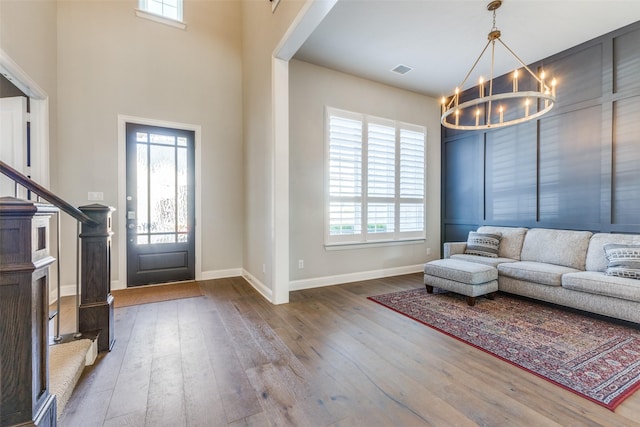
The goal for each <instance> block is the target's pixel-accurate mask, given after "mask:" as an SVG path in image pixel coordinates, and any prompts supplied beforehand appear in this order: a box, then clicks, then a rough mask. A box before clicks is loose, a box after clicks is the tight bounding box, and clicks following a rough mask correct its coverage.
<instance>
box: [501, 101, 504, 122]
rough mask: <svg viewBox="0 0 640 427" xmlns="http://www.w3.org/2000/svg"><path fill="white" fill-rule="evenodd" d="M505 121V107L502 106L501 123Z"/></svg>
mask: <svg viewBox="0 0 640 427" xmlns="http://www.w3.org/2000/svg"><path fill="white" fill-rule="evenodd" d="M502 122H504V107H503V106H502V105H501V106H500V123H502Z"/></svg>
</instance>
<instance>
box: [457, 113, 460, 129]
mask: <svg viewBox="0 0 640 427" xmlns="http://www.w3.org/2000/svg"><path fill="white" fill-rule="evenodd" d="M459 121H460V110H457V111H456V126H458V122H459Z"/></svg>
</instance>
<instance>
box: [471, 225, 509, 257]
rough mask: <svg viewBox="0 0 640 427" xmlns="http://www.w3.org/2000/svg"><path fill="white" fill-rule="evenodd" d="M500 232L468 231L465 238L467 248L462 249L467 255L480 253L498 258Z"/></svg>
mask: <svg viewBox="0 0 640 427" xmlns="http://www.w3.org/2000/svg"><path fill="white" fill-rule="evenodd" d="M501 238H502V234H500V233H495V234H493V233H478V232H475V231H470V232H469V237H468V238H467V248H466V249H465V250H464V253H465V254H468V255H480V256H486V257H489V258H498V249H499V248H500V239H501Z"/></svg>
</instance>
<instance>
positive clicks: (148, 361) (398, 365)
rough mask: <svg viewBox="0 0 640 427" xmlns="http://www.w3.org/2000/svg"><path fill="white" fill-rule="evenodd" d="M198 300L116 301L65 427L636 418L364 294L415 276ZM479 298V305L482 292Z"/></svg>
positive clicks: (633, 405) (636, 407)
mask: <svg viewBox="0 0 640 427" xmlns="http://www.w3.org/2000/svg"><path fill="white" fill-rule="evenodd" d="M200 283H201V287H202V290H203V294H204V296H203V297H198V298H189V299H181V300H175V301H166V302H160V303H153V304H146V305H139V306H131V307H124V308H119V309H116V310H115V334H116V343H115V346H114V348H113V350H112V351H111V353H106V354H102V355H100V356H99V358H98V361H97V362H96V364H95V365H94V366H92V367H89V368H87V369H86V370H85V372H84V374H83V376H82V378H81V379H80V382H79V383H78V386H77V388H76V390H75V391H74V393H73V395H72V397H71V399H70V401H69V403H68V405H67V407H66V410H65V413H64V415H63V417H62V419H61V422H60V425H61V426H83V427H84V426H233V427H240V426H313V427H315V426H478V425H479V426H520V425H521V426H632V425H636V426H637V425H639V421H640V391H638V392H637V393H636V394H635V395H633V396H631V397H630V398H629V399H627V400H626V401H625V402H624V403H622V405H620V406H619V407H618V409H617V410H616V411H615V413H614V412H611V411H609V410H607V409H605V408H603V407H601V406H599V405H596V404H595V403H592V402H590V401H588V400H586V399H583V398H580V397H578V396H576V395H575V394H573V393H571V392H569V391H566V390H564V389H562V388H560V387H557V386H554V385H552V384H550V383H549V382H547V381H545V380H543V379H540V378H538V377H536V376H534V375H532V374H530V373H527V372H525V371H523V370H521V369H519V368H516V367H514V366H512V365H510V364H508V363H505V362H502V361H500V360H498V359H497V358H495V357H492V356H490V355H488V354H486V353H484V352H482V351H480V350H477V349H475V348H473V347H471V346H469V345H466V344H463V343H461V342H459V341H457V340H455V339H453V338H450V337H448V336H446V335H444V334H442V333H439V332H437V331H435V330H432V329H431V328H428V327H426V326H424V325H421V324H419V323H417V322H415V321H412V320H411V319H408V318H406V317H404V316H402V315H400V314H397V313H395V312H393V311H392V310H389V309H387V308H384V307H382V306H380V305H378V304H376V303H373V302H371V301H369V300H367V299H366V297H367V296H370V295H377V294H382V293H386V292H393V291H398V290H404V289H414V288H417V287H421V286H423V285H422V275H421V274H413V275H406V276H398V277H391V278H385V279H378V280H369V281H363V282H357V283H351V284H345V285H339V286H331V287H325V288H318V289H311V290H305V291H297V292H293V293H291V296H290V300H291V302H290V303H289V304H285V305H279V306H274V305H271V304H270V303H269V302H267V301H265V300H264V299H263V298H262V297H261V296H260V295H259V294H258V293H257V292H256V291H255V290H254V289H253V288H252V287H251V286H250V285H249V284H248V283H247V282H245V281H244V279H242V278H231V279H220V280H212V281H206V282H200ZM480 302H481V301H480Z"/></svg>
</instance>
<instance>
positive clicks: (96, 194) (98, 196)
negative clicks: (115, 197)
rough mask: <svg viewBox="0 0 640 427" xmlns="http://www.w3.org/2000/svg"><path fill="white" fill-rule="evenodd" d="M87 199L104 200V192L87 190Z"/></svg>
mask: <svg viewBox="0 0 640 427" xmlns="http://www.w3.org/2000/svg"><path fill="white" fill-rule="evenodd" d="M87 199H89V200H104V193H103V192H102V191H89V195H88V196H87Z"/></svg>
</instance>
